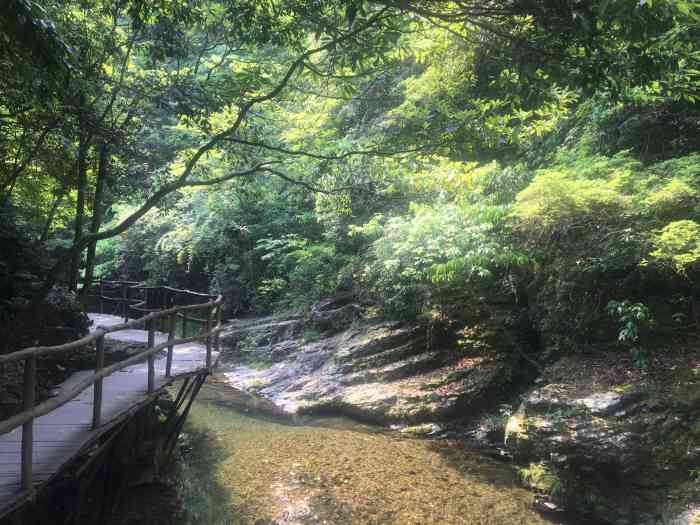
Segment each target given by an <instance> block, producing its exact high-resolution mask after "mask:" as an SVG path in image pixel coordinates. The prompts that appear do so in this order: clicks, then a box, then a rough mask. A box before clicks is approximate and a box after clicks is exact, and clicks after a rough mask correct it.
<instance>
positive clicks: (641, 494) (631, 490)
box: [505, 349, 700, 525]
mask: <svg viewBox="0 0 700 525" xmlns="http://www.w3.org/2000/svg"><path fill="white" fill-rule="evenodd" d="M657 361H658V362H655V363H653V365H654V366H651V367H649V368H648V369H647V370H646V371H641V370H639V369H636V368H634V367H633V366H631V365H630V364H629V363H627V364H625V363H624V356H621V355H620V354H619V353H612V354H602V353H601V354H596V355H588V356H583V355H581V356H569V357H565V358H563V359H561V360H559V361H558V362H557V363H555V364H553V365H551V366H550V367H548V368H547V369H546V370H545V371H544V374H543V375H542V377H541V378H540V379H539V380H538V381H539V383H538V384H536V386H535V387H533V388H532V389H531V390H530V391H529V392H528V393H527V394H526V395H525V396H524V399H523V402H522V404H521V405H520V407H519V408H518V409H517V411H516V412H515V413H514V414H513V415H512V416H511V417H510V418H509V420H508V424H507V428H506V437H505V442H506V445H507V447H508V449H509V450H510V451H511V452H512V454H513V456H514V457H515V459H516V460H517V461H519V462H520V463H522V464H523V465H524V467H523V468H522V469H521V474H522V477H523V479H524V480H525V481H526V483H528V484H530V485H531V487H532V488H534V489H535V490H538V491H539V492H541V493H542V494H543V496H545V497H546V498H548V499H549V500H551V501H554V503H556V504H558V505H564V506H566V507H568V508H571V509H574V510H576V511H578V512H581V513H585V514H590V515H593V516H595V517H596V518H599V519H602V520H604V522H605V523H613V524H616V525H647V524H648V525H655V524H668V523H674V524H675V523H679V524H680V523H683V524H695V523H700V508H698V502H700V483H698V482H697V481H694V479H693V475H692V473H693V472H696V470H695V469H697V468H698V466H700V454H699V452H700V448H699V447H700V425H699V424H698V421H699V418H698V415H699V414H700V353H698V351H697V350H689V349H684V350H681V351H676V352H671V351H669V353H668V354H666V355H664V356H662V357H659V358H658V360H657Z"/></svg>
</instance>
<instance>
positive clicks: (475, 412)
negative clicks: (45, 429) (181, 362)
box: [220, 303, 700, 525]
mask: <svg viewBox="0 0 700 525" xmlns="http://www.w3.org/2000/svg"><path fill="white" fill-rule="evenodd" d="M318 312H323V314H322V315H321V318H322V319H323V321H322V322H321V323H320V324H319V323H318V322H316V321H315V320H317V319H318V318H319V313H318ZM357 312H359V310H356V309H355V308H354V307H353V306H352V304H351V303H348V304H341V305H338V304H331V303H329V304H327V305H325V306H322V307H319V308H317V309H314V310H313V311H312V313H311V314H310V315H309V316H307V317H305V318H303V317H267V318H262V319H254V320H243V321H237V322H235V323H233V324H232V325H231V326H229V328H228V330H227V333H226V336H225V337H224V341H225V346H224V349H223V350H224V354H223V372H222V374H220V380H221V381H223V382H225V383H226V384H228V385H230V386H233V387H234V388H237V389H240V390H241V391H243V392H248V393H252V394H255V395H258V396H261V397H262V398H264V399H266V400H268V401H270V403H271V406H274V407H275V410H277V411H279V410H281V411H283V412H285V413H287V414H323V415H339V414H342V415H347V416H351V417H352V418H354V419H357V420H364V421H368V422H372V423H378V424H381V425H391V426H392V427H393V428H395V429H397V430H400V431H401V433H402V434H403V435H409V436H415V437H421V438H434V437H435V436H442V437H446V436H447V437H450V438H452V437H458V438H459V439H462V440H464V441H465V442H466V443H467V444H468V446H470V447H471V448H472V449H473V448H474V447H476V448H480V449H481V451H482V452H483V453H484V454H486V455H490V456H492V457H496V458H499V459H502V460H508V461H512V462H514V464H515V465H517V467H518V468H519V470H520V477H521V479H522V481H523V483H524V484H525V485H526V486H529V487H530V488H531V489H532V490H533V491H534V492H535V493H536V498H535V501H536V504H537V506H538V507H539V508H541V509H542V510H544V511H547V512H554V513H558V512H560V511H562V510H566V511H573V512H574V513H577V514H579V515H585V516H588V517H590V519H591V520H593V522H596V523H609V524H615V525H668V524H674V525H675V524H683V525H698V524H699V523H700V508H699V505H698V502H700V481H698V478H699V477H700V474H699V473H700V417H699V416H700V351H698V350H697V349H695V348H688V347H687V346H686V347H683V348H676V349H671V348H669V349H664V350H660V351H658V352H656V353H654V355H655V356H656V357H654V358H653V359H652V361H651V362H650V363H649V365H648V366H647V367H646V368H645V369H640V368H638V367H636V366H635V365H634V363H632V362H631V360H630V358H629V357H628V355H627V354H626V353H624V352H603V351H600V352H596V353H591V354H580V355H569V356H567V357H564V358H562V359H560V360H558V361H556V362H555V363H553V364H550V365H549V366H547V367H545V368H544V369H540V371H539V374H538V375H531V376H527V375H525V376H523V375H520V376H518V373H521V374H522V373H523V369H525V368H528V367H529V364H528V363H530V361H531V360H530V359H526V358H527V355H525V356H523V353H524V352H526V351H527V348H524V347H523V346H522V345H519V344H518V341H517V337H514V336H513V335H512V333H511V332H509V331H508V330H507V329H504V328H503V325H502V324H501V325H498V324H497V323H491V324H490V325H484V324H480V323H473V324H472V325H468V326H465V327H462V328H461V329H459V330H458V329H455V327H451V329H452V331H453V333H456V334H459V336H460V337H455V338H449V337H444V335H441V334H438V335H436V333H435V332H436V330H435V329H434V327H430V326H427V325H421V324H410V323H403V324H402V323H395V322H389V321H385V320H378V319H369V320H368V319H362V317H361V316H360V317H358V315H359V314H358V313H357ZM331 317H332V318H333V320H332V321H331V320H330V318H331ZM438 331H439V330H438ZM530 370H532V368H530ZM523 378H524V379H523ZM523 381H526V382H527V384H528V385H529V387H525V388H524V389H523V388H522V385H523ZM518 392H520V394H518ZM518 396H519V397H518ZM474 416H478V417H480V418H481V419H480V420H475V419H474ZM470 417H471V418H472V422H469V418H470ZM465 418H466V419H465ZM474 421H478V422H476V427H475V426H474V424H475V423H474ZM465 425H466V427H465Z"/></svg>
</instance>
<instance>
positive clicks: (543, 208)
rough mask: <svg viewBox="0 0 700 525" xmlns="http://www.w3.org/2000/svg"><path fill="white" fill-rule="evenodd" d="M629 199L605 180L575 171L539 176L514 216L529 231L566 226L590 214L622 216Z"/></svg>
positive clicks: (522, 194)
mask: <svg viewBox="0 0 700 525" xmlns="http://www.w3.org/2000/svg"><path fill="white" fill-rule="evenodd" d="M625 207H626V200H625V198H624V196H623V195H621V194H620V193H618V192H616V191H615V190H614V189H612V188H610V187H609V185H608V184H607V182H606V181H604V180H602V181H601V180H586V179H582V178H580V177H578V176H577V175H576V174H575V173H574V172H572V171H558V170H557V171H553V170H547V171H543V172H542V173H540V174H538V175H537V176H536V177H535V179H534V180H533V181H532V183H531V184H530V185H529V186H528V187H527V188H526V189H525V190H523V191H522V192H520V193H519V194H518V196H517V199H516V204H515V207H514V209H513V214H514V216H515V217H516V218H517V219H518V221H519V222H520V224H521V225H522V226H524V227H526V228H531V229H533V230H537V229H539V228H543V227H544V228H551V227H563V226H564V225H566V224H571V223H572V222H574V221H576V220H585V217H586V216H587V215H591V214H596V213H602V214H616V213H623V212H624V210H625Z"/></svg>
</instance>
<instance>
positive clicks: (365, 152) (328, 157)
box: [226, 137, 447, 160]
mask: <svg viewBox="0 0 700 525" xmlns="http://www.w3.org/2000/svg"><path fill="white" fill-rule="evenodd" d="M226 142H235V143H236V144H242V145H244V146H250V147H254V148H261V149H266V150H269V151H275V152H277V153H283V154H284V155H293V156H302V157H309V158H312V159H318V160H343V159H347V158H348V157H353V156H360V155H364V156H370V157H371V156H373V157H393V156H396V155H405V154H408V153H418V152H421V151H425V150H429V149H433V148H438V147H440V146H444V145H445V144H446V143H447V141H442V142H438V143H430V144H425V145H423V146H418V147H416V148H409V149H403V150H394V151H385V150H380V149H368V150H354V151H347V152H345V153H342V154H340V155H323V154H321V153H312V152H310V151H303V150H291V149H286V148H283V147H281V146H273V145H272V144H266V143H264V142H253V141H249V140H245V139H239V138H236V137H229V138H227V139H226Z"/></svg>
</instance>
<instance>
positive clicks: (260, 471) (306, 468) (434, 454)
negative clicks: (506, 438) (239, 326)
mask: <svg viewBox="0 0 700 525" xmlns="http://www.w3.org/2000/svg"><path fill="white" fill-rule="evenodd" d="M256 403H259V401H256V402H253V403H251V399H250V398H245V396H243V397H242V394H241V393H240V392H238V391H235V390H233V389H231V388H230V387H227V386H225V385H223V384H219V383H216V382H213V383H210V384H207V385H205V386H204V388H203V389H202V391H201V392H200V395H199V397H198V400H197V401H196V403H195V404H194V405H193V407H192V411H191V413H190V417H189V421H188V424H187V426H186V429H185V435H184V437H183V443H184V446H183V448H184V450H185V451H186V452H185V461H184V462H183V465H182V471H181V473H180V479H181V483H182V488H183V502H182V503H183V507H184V509H185V511H186V514H187V518H185V519H184V521H183V524H194V523H196V524H207V525H223V524H235V525H263V524H264V525H272V524H279V525H292V524H303V525H306V524H333V525H346V524H353V525H354V524H372V525H390V524H396V525H398V524H400V525H412V524H416V525H417V524H421V525H437V524H440V525H451V524H468V525H486V524H489V525H511V524H518V525H525V524H527V525H529V524H533V525H538V524H546V523H564V522H563V521H562V519H559V518H560V517H559V516H556V517H555V518H556V519H552V518H549V517H545V516H542V515H540V514H538V513H537V512H536V511H535V510H534V509H533V507H532V499H533V495H532V493H530V492H528V491H526V490H524V489H522V488H520V487H518V485H517V482H516V480H515V476H514V473H513V470H512V469H511V468H510V466H509V465H507V464H503V463H499V462H496V461H493V460H490V459H487V458H484V457H481V456H479V455H477V454H474V453H473V452H470V451H469V450H467V449H465V448H464V447H463V446H460V444H459V443H455V442H451V441H449V440H425V439H415V438H405V437H403V436H401V435H399V434H398V433H396V432H390V431H385V430H383V429H377V428H374V427H369V426H365V425H361V424H358V423H355V422H353V421H350V420H348V419H344V418H323V419H304V420H301V421H290V420H284V419H280V418H272V417H269V416H263V415H261V412H260V411H259V410H258V409H256V407H255V406H254V405H255V404H256ZM258 408H259V407H258Z"/></svg>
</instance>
